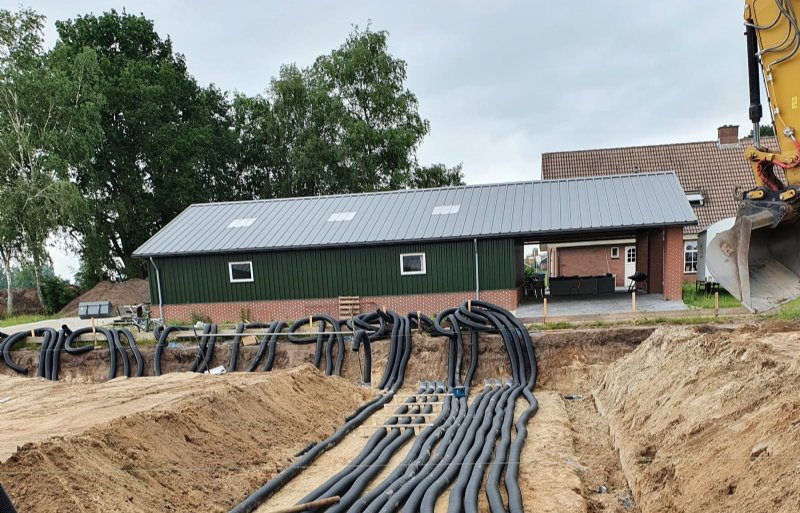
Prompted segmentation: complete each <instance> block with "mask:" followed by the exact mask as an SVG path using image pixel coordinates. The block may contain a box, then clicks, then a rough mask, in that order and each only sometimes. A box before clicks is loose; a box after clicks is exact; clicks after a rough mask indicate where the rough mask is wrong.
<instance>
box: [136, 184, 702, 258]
mask: <svg viewBox="0 0 800 513" xmlns="http://www.w3.org/2000/svg"><path fill="white" fill-rule="evenodd" d="M455 205H458V207H455ZM436 207H444V208H439V209H437V212H444V213H442V214H440V215H434V213H433V212H434V208H436ZM456 210H457V211H456ZM454 211H455V212H454ZM332 216H333V217H332ZM348 218H350V219H349V220H346V219H348ZM337 219H338V220H337ZM696 222H697V219H696V218H695V215H694V212H693V211H692V208H691V206H690V205H689V203H688V201H687V200H686V197H685V195H684V192H683V189H681V186H680V184H679V183H678V179H677V178H676V177H675V175H674V174H673V173H641V174H636V175H630V174H629V175H618V176H598V177H590V178H575V179H567V180H543V181H530V182H514V183H501V184H491V185H466V186H460V187H443V188H437V189H414V190H400V191H391V192H376V193H365V194H344V195H338V196H312V197H305V198H288V199H273V200H255V201H240V202H230V203H208V204H198V205H191V206H190V207H188V208H187V209H186V210H184V211H183V212H182V213H181V214H180V215H179V216H178V217H176V218H175V219H174V220H172V221H171V222H170V223H169V224H167V225H166V226H165V227H164V228H162V229H161V230H160V231H159V232H158V233H156V234H155V235H153V236H152V237H151V238H150V239H149V240H148V241H147V242H145V243H144V244H143V245H142V246H141V247H139V248H138V249H137V250H136V251H135V252H134V256H138V257H148V256H157V255H185V254H196V253H206V252H216V253H219V252H236V251H253V250H273V249H290V248H311V247H319V246H352V245H370V244H387V243H397V242H414V241H427V240H441V239H472V238H490V237H503V236H525V237H530V240H536V237H540V236H544V235H548V234H551V235H552V234H555V233H560V234H565V233H576V234H578V233H590V232H604V231H605V232H608V231H614V230H623V229H631V228H641V227H650V226H665V225H687V224H693V223H696ZM231 224H233V225H234V226H233V227H229V226H230V225H231Z"/></svg>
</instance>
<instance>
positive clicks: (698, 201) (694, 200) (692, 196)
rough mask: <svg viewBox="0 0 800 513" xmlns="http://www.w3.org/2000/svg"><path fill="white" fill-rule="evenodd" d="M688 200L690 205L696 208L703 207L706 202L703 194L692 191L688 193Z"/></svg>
mask: <svg viewBox="0 0 800 513" xmlns="http://www.w3.org/2000/svg"><path fill="white" fill-rule="evenodd" d="M686 199H687V200H689V204H690V205H692V206H693V207H694V206H698V205H702V204H703V203H704V202H705V197H704V196H703V193H702V192H700V191H692V192H687V193H686Z"/></svg>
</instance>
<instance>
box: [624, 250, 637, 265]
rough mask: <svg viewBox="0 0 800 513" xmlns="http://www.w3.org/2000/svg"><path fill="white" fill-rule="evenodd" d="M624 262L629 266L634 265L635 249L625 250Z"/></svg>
mask: <svg viewBox="0 0 800 513" xmlns="http://www.w3.org/2000/svg"><path fill="white" fill-rule="evenodd" d="M625 262H627V263H629V264H633V263H636V248H635V247H630V248H627V249H626V250H625Z"/></svg>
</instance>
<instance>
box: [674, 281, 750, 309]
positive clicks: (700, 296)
mask: <svg viewBox="0 0 800 513" xmlns="http://www.w3.org/2000/svg"><path fill="white" fill-rule="evenodd" d="M683 302H684V303H686V306H689V307H692V308H714V294H713V293H710V294H706V293H705V291H702V290H701V291H699V292H698V291H697V290H696V289H695V286H694V283H684V284H683ZM738 306H739V301H737V300H736V298H735V297H733V296H731V295H730V294H729V293H728V291H727V290H725V289H721V290H720V291H719V307H720V308H736V307H738Z"/></svg>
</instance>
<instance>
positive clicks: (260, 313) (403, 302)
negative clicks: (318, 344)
mask: <svg viewBox="0 0 800 513" xmlns="http://www.w3.org/2000/svg"><path fill="white" fill-rule="evenodd" d="M520 293H521V292H520V289H512V290H486V291H481V300H482V301H487V302H489V303H494V304H496V305H498V306H502V307H503V308H506V309H508V310H516V308H517V304H518V302H519V300H518V298H519V295H520ZM474 298H475V293H474V292H453V293H446V294H423V295H403V296H369V297H367V296H364V297H361V298H360V300H361V311H362V312H367V311H370V310H377V309H378V308H383V307H386V309H388V310H394V311H396V312H399V313H401V314H405V313H408V312H414V311H417V310H419V311H420V312H422V313H425V314H428V315H432V314H435V313H437V312H439V311H440V310H444V309H446V308H453V307H456V306H458V305H460V304H461V303H463V302H464V301H467V300H468V299H474ZM154 311H158V307H154ZM316 313H324V314H328V315H332V316H334V317H338V316H339V301H338V299H336V298H332V299H327V298H321V299H305V300H303V299H297V300H279V301H252V302H245V301H242V302H231V303H194V304H185V305H164V316H163V318H165V319H167V321H170V322H174V321H180V322H184V321H188V320H190V319H191V317H192V314H200V315H204V316H208V317H210V318H211V320H212V321H214V322H226V321H238V320H240V319H241V318H242V316H243V315H244V316H245V317H246V318H247V320H249V321H253V322H255V321H270V320H276V319H281V320H296V319H300V318H302V317H307V316H309V315H312V314H316Z"/></svg>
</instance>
